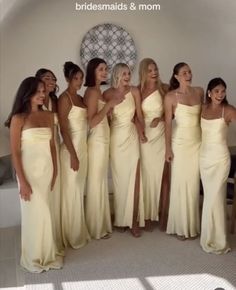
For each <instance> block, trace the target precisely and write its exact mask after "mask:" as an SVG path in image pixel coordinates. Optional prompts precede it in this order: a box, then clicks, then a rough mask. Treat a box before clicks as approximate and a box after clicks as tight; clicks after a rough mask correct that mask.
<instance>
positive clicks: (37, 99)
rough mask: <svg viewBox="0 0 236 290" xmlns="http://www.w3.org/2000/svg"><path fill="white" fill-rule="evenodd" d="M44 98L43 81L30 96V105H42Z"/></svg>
mask: <svg viewBox="0 0 236 290" xmlns="http://www.w3.org/2000/svg"><path fill="white" fill-rule="evenodd" d="M44 99H45V86H44V84H43V83H39V85H38V88H37V91H36V93H35V94H34V95H33V96H32V97H31V100H30V103H31V107H33V106H39V105H43V101H44Z"/></svg>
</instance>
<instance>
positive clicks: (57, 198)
mask: <svg viewBox="0 0 236 290" xmlns="http://www.w3.org/2000/svg"><path fill="white" fill-rule="evenodd" d="M43 110H44V111H50V112H52V101H51V99H49V104H48V108H47V107H46V106H45V105H43ZM53 115H54V141H55V147H56V156H57V177H56V181H55V185H54V187H53V190H52V193H51V194H50V208H51V216H52V223H53V236H54V240H55V242H56V244H57V248H58V251H59V252H60V253H61V254H64V245H63V239H62V227H61V184H60V176H61V170H60V136H59V122H58V116H57V113H53Z"/></svg>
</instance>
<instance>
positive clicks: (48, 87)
mask: <svg viewBox="0 0 236 290" xmlns="http://www.w3.org/2000/svg"><path fill="white" fill-rule="evenodd" d="M41 80H42V81H43V82H44V84H45V91H46V94H47V93H48V94H49V93H51V92H53V91H54V90H55V89H56V82H57V79H56V78H55V76H54V75H53V74H52V73H51V72H49V71H48V72H46V73H45V74H44V75H43V76H42V77H41Z"/></svg>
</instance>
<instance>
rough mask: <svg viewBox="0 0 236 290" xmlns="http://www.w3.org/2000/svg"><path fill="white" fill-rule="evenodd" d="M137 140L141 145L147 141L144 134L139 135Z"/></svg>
mask: <svg viewBox="0 0 236 290" xmlns="http://www.w3.org/2000/svg"><path fill="white" fill-rule="evenodd" d="M139 139H140V142H141V143H142V144H143V143H146V142H147V141H148V138H147V137H146V135H145V134H144V133H143V134H140V135H139Z"/></svg>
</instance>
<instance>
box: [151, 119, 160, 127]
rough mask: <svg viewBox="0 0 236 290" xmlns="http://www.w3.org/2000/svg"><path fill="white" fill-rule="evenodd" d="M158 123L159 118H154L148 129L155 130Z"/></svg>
mask: <svg viewBox="0 0 236 290" xmlns="http://www.w3.org/2000/svg"><path fill="white" fill-rule="evenodd" d="M159 122H160V118H154V119H153V120H152V122H151V124H150V128H156V127H157V125H158V124H159Z"/></svg>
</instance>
